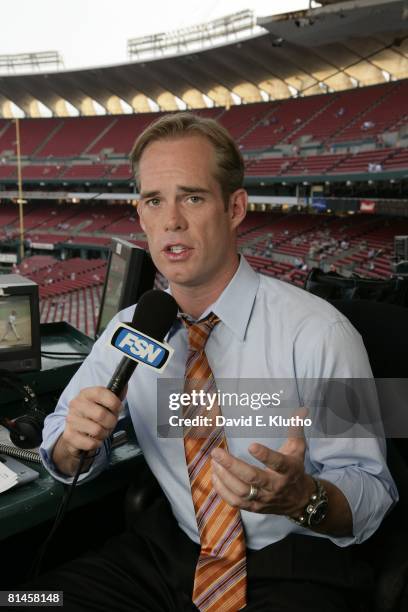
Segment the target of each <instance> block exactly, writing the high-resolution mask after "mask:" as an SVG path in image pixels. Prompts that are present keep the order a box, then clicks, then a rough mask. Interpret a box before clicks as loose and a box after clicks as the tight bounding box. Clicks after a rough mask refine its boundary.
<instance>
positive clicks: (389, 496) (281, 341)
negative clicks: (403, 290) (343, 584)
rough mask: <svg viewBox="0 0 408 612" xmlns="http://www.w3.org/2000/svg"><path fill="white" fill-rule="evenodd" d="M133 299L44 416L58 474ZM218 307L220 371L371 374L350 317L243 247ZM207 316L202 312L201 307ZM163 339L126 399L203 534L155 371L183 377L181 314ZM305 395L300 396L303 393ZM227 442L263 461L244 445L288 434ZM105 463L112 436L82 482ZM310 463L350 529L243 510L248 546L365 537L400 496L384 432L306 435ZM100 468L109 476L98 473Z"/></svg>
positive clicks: (108, 368)
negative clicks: (344, 509) (158, 367)
mask: <svg viewBox="0 0 408 612" xmlns="http://www.w3.org/2000/svg"><path fill="white" fill-rule="evenodd" d="M133 311H134V306H131V307H129V308H127V309H125V310H123V311H121V312H120V313H118V315H116V317H115V318H114V319H113V320H112V321H111V323H110V324H109V325H108V327H107V328H106V330H105V332H104V333H103V335H102V336H101V337H100V338H99V339H98V340H97V342H96V343H95V344H94V347H93V349H92V352H91V353H90V355H89V356H88V357H87V358H86V359H85V361H84V363H83V364H82V365H81V367H80V368H79V370H78V372H77V373H76V374H75V376H74V377H73V379H72V380H71V382H70V383H69V384H68V386H67V387H66V389H65V390H64V392H63V393H62V395H61V397H60V400H59V402H58V405H57V407H56V409H55V411H54V412H53V413H52V414H50V415H49V416H48V417H47V419H46V421H45V427H44V434H43V443H42V446H41V448H40V453H41V457H42V459H43V462H44V465H45V467H46V468H47V469H48V470H49V472H50V473H51V474H52V475H53V476H54V477H55V478H56V479H58V480H60V481H62V482H71V481H72V478H68V477H65V476H63V475H62V474H60V473H58V471H57V470H56V468H55V465H53V463H52V461H51V460H50V457H51V455H52V449H53V446H54V444H55V442H56V440H57V439H58V437H59V436H60V435H61V433H62V431H63V429H64V424H65V415H66V413H67V409H68V403H69V401H70V400H71V399H72V398H73V397H75V396H76V395H77V394H78V393H79V391H80V390H81V389H82V388H84V387H91V386H94V385H102V386H105V385H106V384H107V383H108V381H109V380H110V378H111V376H112V374H113V371H114V369H115V367H116V366H117V364H118V362H119V361H120V359H121V355H120V354H119V353H118V352H117V351H116V350H115V349H113V348H110V347H108V346H107V343H108V340H109V339H110V337H111V335H112V331H113V328H114V327H115V325H116V323H117V322H118V321H130V320H131V319H132V316H133ZM210 311H213V312H214V313H215V314H216V315H217V316H218V317H219V318H220V320H221V322H220V323H219V324H218V325H217V326H216V327H215V329H214V330H213V332H212V333H211V335H210V337H209V340H208V342H207V345H206V349H205V350H206V354H207V358H208V361H209V364H210V366H211V369H212V371H213V373H214V376H215V379H216V380H217V379H294V380H302V379H310V378H370V377H372V373H371V369H370V365H369V362H368V358H367V353H366V350H365V348H364V345H363V342H362V340H361V337H360V335H359V334H358V333H357V331H356V330H355V329H354V327H353V326H352V325H351V323H350V322H349V321H348V320H347V319H346V318H345V317H344V316H343V315H342V314H341V313H339V312H338V311H337V310H336V309H335V308H333V307H332V306H331V305H330V304H328V303H327V302H325V301H324V300H322V299H320V298H318V297H316V296H314V295H312V294H310V293H307V292H305V291H303V290H302V289H299V288H297V287H295V286H293V285H289V284H286V283H284V282H282V281H279V280H276V279H273V278H269V277H266V276H262V275H259V274H257V273H256V272H254V270H253V269H252V268H251V267H250V266H249V264H248V263H247V261H246V260H245V258H244V257H241V260H240V265H239V268H238V270H237V272H236V273H235V275H234V277H233V278H232V280H231V281H230V283H229V284H228V286H227V287H226V288H225V290H224V291H223V293H222V294H221V295H220V297H219V298H218V299H217V301H216V302H215V303H214V304H212V305H211V306H210V307H209V308H208V309H207V311H206V312H205V313H203V314H202V316H206V314H207V313H208V312H210ZM200 318H201V317H200ZM167 342H168V343H169V344H170V345H171V346H172V347H173V348H174V355H173V358H172V360H171V361H170V362H169V364H168V366H167V368H166V370H165V372H163V373H162V374H161V375H158V374H157V373H156V372H154V371H152V370H150V369H148V368H145V367H143V366H140V367H138V368H137V370H136V371H135V373H134V375H133V376H132V378H131V380H130V382H129V386H128V393H127V398H126V399H127V405H128V408H129V411H130V415H131V418H132V421H133V425H134V428H135V431H136V435H137V438H138V441H139V444H140V447H141V449H142V451H143V453H144V456H145V458H146V460H147V462H148V464H149V466H150V468H151V470H152V472H153V473H154V475H155V476H156V478H157V480H158V481H159V483H160V485H161V487H162V489H163V491H164V493H165V494H166V496H167V498H168V500H169V502H170V504H171V507H172V510H173V513H174V516H175V517H176V520H177V521H178V524H179V526H180V527H181V529H183V530H184V532H185V533H186V534H187V535H188V536H189V537H190V538H191V539H192V540H194V541H195V542H197V543H199V535H198V530H197V523H196V518H195V513H194V507H193V503H192V499H191V489H190V482H189V478H188V473H187V468H186V461H185V455H184V445H183V440H182V438H174V437H173V438H162V437H158V435H157V396H156V386H157V378H158V377H159V376H163V377H166V378H170V379H181V380H182V379H183V377H184V370H185V363H186V357H187V351H188V342H187V331H186V330H185V328H184V327H183V326H182V325H181V324H180V323H178V322H177V323H176V324H175V325H174V326H173V328H172V329H171V330H170V333H169V334H168V337H167ZM299 401H301V400H299ZM226 435H227V441H228V447H229V451H230V452H231V453H232V454H233V455H235V456H236V457H238V458H240V459H242V460H244V461H247V462H249V463H252V464H255V465H258V466H260V467H262V466H261V464H259V463H258V462H257V461H256V459H254V457H252V456H251V455H250V454H249V452H248V446H249V444H250V443H251V442H254V441H259V442H260V443H261V444H264V445H266V446H269V447H270V448H273V449H278V448H279V447H280V446H281V444H282V442H283V441H284V440H283V439H279V438H277V437H276V436H271V437H270V438H268V437H266V435H265V432H264V431H262V436H260V437H259V438H258V439H256V438H255V439H248V438H247V437H246V438H244V437H236V436H231V437H228V431H227V430H226ZM107 465H108V449H107V445H104V446H102V449H101V452H99V454H98V455H97V457H96V458H95V460H94V462H93V464H92V466H91V467H90V469H89V471H88V472H86V473H84V474H82V475H81V476H80V482H83V480H85V479H87V478H92V477H94V476H96V475H97V474H99V473H100V472H102V471H103V470H104V469H105V468H106V467H107ZM305 469H306V471H307V472H308V473H311V474H313V475H317V476H319V477H321V478H322V479H325V480H327V481H330V482H332V483H334V484H335V485H336V486H337V487H338V488H339V489H340V490H341V491H342V492H343V494H344V495H345V496H346V498H347V500H348V502H349V504H350V508H351V511H352V515H353V536H352V537H332V536H328V535H323V534H316V533H315V532H313V531H310V530H308V529H304V528H302V527H298V526H297V525H296V524H294V523H293V522H291V521H290V520H289V519H288V518H286V517H284V516H278V515H273V514H258V513H253V512H248V511H245V510H242V511H241V515H242V521H243V525H244V529H245V535H246V542H247V546H248V547H249V548H252V549H260V548H263V547H264V546H267V545H268V544H271V543H273V542H276V541H278V540H280V539H282V538H283V537H285V536H286V535H287V534H289V533H291V532H299V533H303V534H305V535H309V536H313V537H328V538H330V540H332V541H333V542H335V543H336V544H337V545H339V546H347V545H349V544H352V543H357V542H362V541H363V540H365V539H366V538H368V537H369V536H370V535H371V534H372V533H373V532H374V531H375V530H376V529H377V528H378V526H379V525H380V523H381V521H382V519H383V517H384V515H385V514H386V513H387V511H388V510H389V509H390V508H391V507H392V505H393V503H394V502H395V501H396V500H397V499H398V493H397V490H396V487H395V484H394V482H393V480H392V477H391V475H390V473H389V471H388V468H387V465H386V462H385V441H384V439H382V438H379V439H377V438H373V437H371V438H370V437H366V438H354V439H353V438H340V437H336V438H325V439H324V438H313V437H311V438H310V439H308V445H307V450H306V456H305ZM102 478H103V476H102Z"/></svg>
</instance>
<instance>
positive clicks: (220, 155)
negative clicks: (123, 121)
mask: <svg viewBox="0 0 408 612" xmlns="http://www.w3.org/2000/svg"><path fill="white" fill-rule="evenodd" d="M191 135H200V136H203V137H204V138H207V140H209V141H210V142H211V143H212V145H213V146H214V149H215V155H216V162H217V170H216V179H217V180H218V182H219V184H220V187H221V192H222V195H223V199H224V202H225V206H226V208H227V206H228V201H229V196H230V195H231V194H232V193H234V191H236V190H237V189H240V188H241V187H242V186H243V184H244V160H243V158H242V155H241V153H240V151H239V149H238V147H237V145H236V144H235V142H234V140H233V138H232V136H231V135H230V133H229V132H228V131H227V130H226V129H225V128H224V127H223V126H222V125H220V124H219V123H218V122H217V121H214V119H209V118H206V117H200V116H198V115H194V114H193V113H189V112H180V113H172V114H168V115H163V116H162V117H160V118H159V119H157V121H154V122H153V123H151V124H150V125H149V126H148V127H147V128H146V129H145V130H144V131H143V132H142V133H141V134H140V136H139V137H138V138H137V140H136V142H135V144H134V146H133V149H132V152H131V154H130V162H131V164H132V168H133V172H134V175H135V178H136V183H137V184H138V187H140V185H139V162H140V158H141V157H142V153H143V151H144V150H145V148H146V147H147V145H149V144H151V143H152V142H155V141H157V140H165V139H170V138H177V137H182V136H191Z"/></svg>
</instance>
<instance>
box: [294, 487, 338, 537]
mask: <svg viewBox="0 0 408 612" xmlns="http://www.w3.org/2000/svg"><path fill="white" fill-rule="evenodd" d="M312 478H313V476H312ZM313 482H314V483H315V485H316V490H315V492H314V493H313V495H312V497H311V498H310V500H309V501H308V503H307V505H306V506H305V508H304V509H303V512H302V514H301V515H300V516H298V517H296V518H294V517H289V518H290V520H291V521H293V522H294V523H296V525H301V526H302V527H310V528H312V529H313V527H317V526H318V525H320V523H321V522H322V521H323V520H324V519H325V518H326V516H327V510H328V506H329V500H328V497H327V492H326V489H325V488H324V486H323V484H322V483H321V481H320V480H317V478H313Z"/></svg>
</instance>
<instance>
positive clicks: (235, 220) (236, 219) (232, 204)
mask: <svg viewBox="0 0 408 612" xmlns="http://www.w3.org/2000/svg"><path fill="white" fill-rule="evenodd" d="M247 208H248V194H247V192H246V190H245V189H237V190H236V191H234V193H232V194H231V195H230V201H229V207H228V214H229V216H230V220H231V227H232V229H235V228H237V227H238V225H239V224H240V223H242V221H243V220H244V219H245V216H246V213H247Z"/></svg>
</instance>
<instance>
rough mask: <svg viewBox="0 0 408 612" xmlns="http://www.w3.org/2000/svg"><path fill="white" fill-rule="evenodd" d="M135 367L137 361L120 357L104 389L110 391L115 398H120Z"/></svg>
mask: <svg viewBox="0 0 408 612" xmlns="http://www.w3.org/2000/svg"><path fill="white" fill-rule="evenodd" d="M136 367H137V361H133V360H132V359H129V358H128V357H122V359H121V361H120V362H119V365H118V367H117V368H116V370H115V372H114V373H113V376H112V378H111V379H110V381H109V383H108V385H107V387H106V388H107V389H109V390H110V391H112V393H114V394H115V395H116V397H120V395H121V393H122V391H123V389H124V388H125V387H126V385H127V384H128V382H129V379H130V377H131V376H132V374H133V372H134V371H135V369H136Z"/></svg>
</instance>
